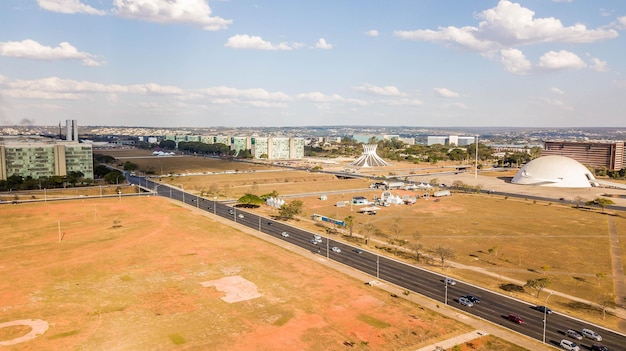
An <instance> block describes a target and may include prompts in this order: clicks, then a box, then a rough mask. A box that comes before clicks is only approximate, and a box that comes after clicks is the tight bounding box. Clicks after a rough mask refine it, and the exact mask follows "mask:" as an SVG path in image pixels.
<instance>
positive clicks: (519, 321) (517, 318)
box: [508, 313, 524, 324]
mask: <svg viewBox="0 0 626 351" xmlns="http://www.w3.org/2000/svg"><path fill="white" fill-rule="evenodd" d="M508 318H509V320H510V321H511V322H515V323H517V324H524V320H523V319H522V317H520V316H519V315H517V314H514V313H511V314H509V317H508Z"/></svg>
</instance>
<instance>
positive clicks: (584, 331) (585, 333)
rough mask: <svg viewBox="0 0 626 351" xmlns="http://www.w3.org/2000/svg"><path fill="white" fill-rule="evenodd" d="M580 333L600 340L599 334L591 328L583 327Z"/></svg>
mask: <svg viewBox="0 0 626 351" xmlns="http://www.w3.org/2000/svg"><path fill="white" fill-rule="evenodd" d="M582 334H583V336H584V337H586V338H589V339H593V340H595V341H602V337H601V336H600V334H598V333H596V332H594V331H593V330H591V329H583V330H582Z"/></svg>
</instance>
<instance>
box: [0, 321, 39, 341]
mask: <svg viewBox="0 0 626 351" xmlns="http://www.w3.org/2000/svg"><path fill="white" fill-rule="evenodd" d="M16 325H27V326H29V327H31V328H32V329H31V331H30V332H29V333H27V334H25V335H23V336H20V337H18V338H15V339H11V340H6V341H0V346H10V345H15V344H19V343H21V342H24V341H28V340H31V339H34V338H36V337H38V336H39V335H42V334H43V333H45V332H46V331H47V330H48V322H46V321H44V320H41V319H20V320H16V321H11V322H6V323H0V329H2V328H6V327H12V326H16Z"/></svg>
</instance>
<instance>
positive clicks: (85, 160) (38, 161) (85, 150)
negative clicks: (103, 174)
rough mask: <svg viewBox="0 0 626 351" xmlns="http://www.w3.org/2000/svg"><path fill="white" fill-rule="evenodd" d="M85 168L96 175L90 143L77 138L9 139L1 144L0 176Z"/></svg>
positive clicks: (61, 173)
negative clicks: (38, 140)
mask: <svg viewBox="0 0 626 351" xmlns="http://www.w3.org/2000/svg"><path fill="white" fill-rule="evenodd" d="M69 172H82V173H83V176H84V178H87V179H93V177H94V175H93V151H92V147H91V145H90V144H79V143H76V142H63V141H54V142H8V143H2V144H0V179H1V180H6V179H7V177H10V176H12V175H19V176H22V177H24V178H26V177H32V178H34V179H37V178H41V177H52V176H65V175H67V174H68V173H69Z"/></svg>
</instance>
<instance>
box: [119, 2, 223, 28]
mask: <svg viewBox="0 0 626 351" xmlns="http://www.w3.org/2000/svg"><path fill="white" fill-rule="evenodd" d="M113 6H114V7H115V8H114V10H113V13H114V14H116V15H118V16H120V17H124V18H130V19H141V20H145V21H149V22H156V23H184V24H189V25H192V26H198V27H201V28H202V29H204V30H211V31H212V30H220V29H225V28H227V27H228V25H230V24H232V23H233V21H232V20H225V19H223V18H220V17H215V16H211V14H212V11H211V8H210V7H209V5H208V4H207V2H206V1H205V0H114V1H113Z"/></svg>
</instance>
